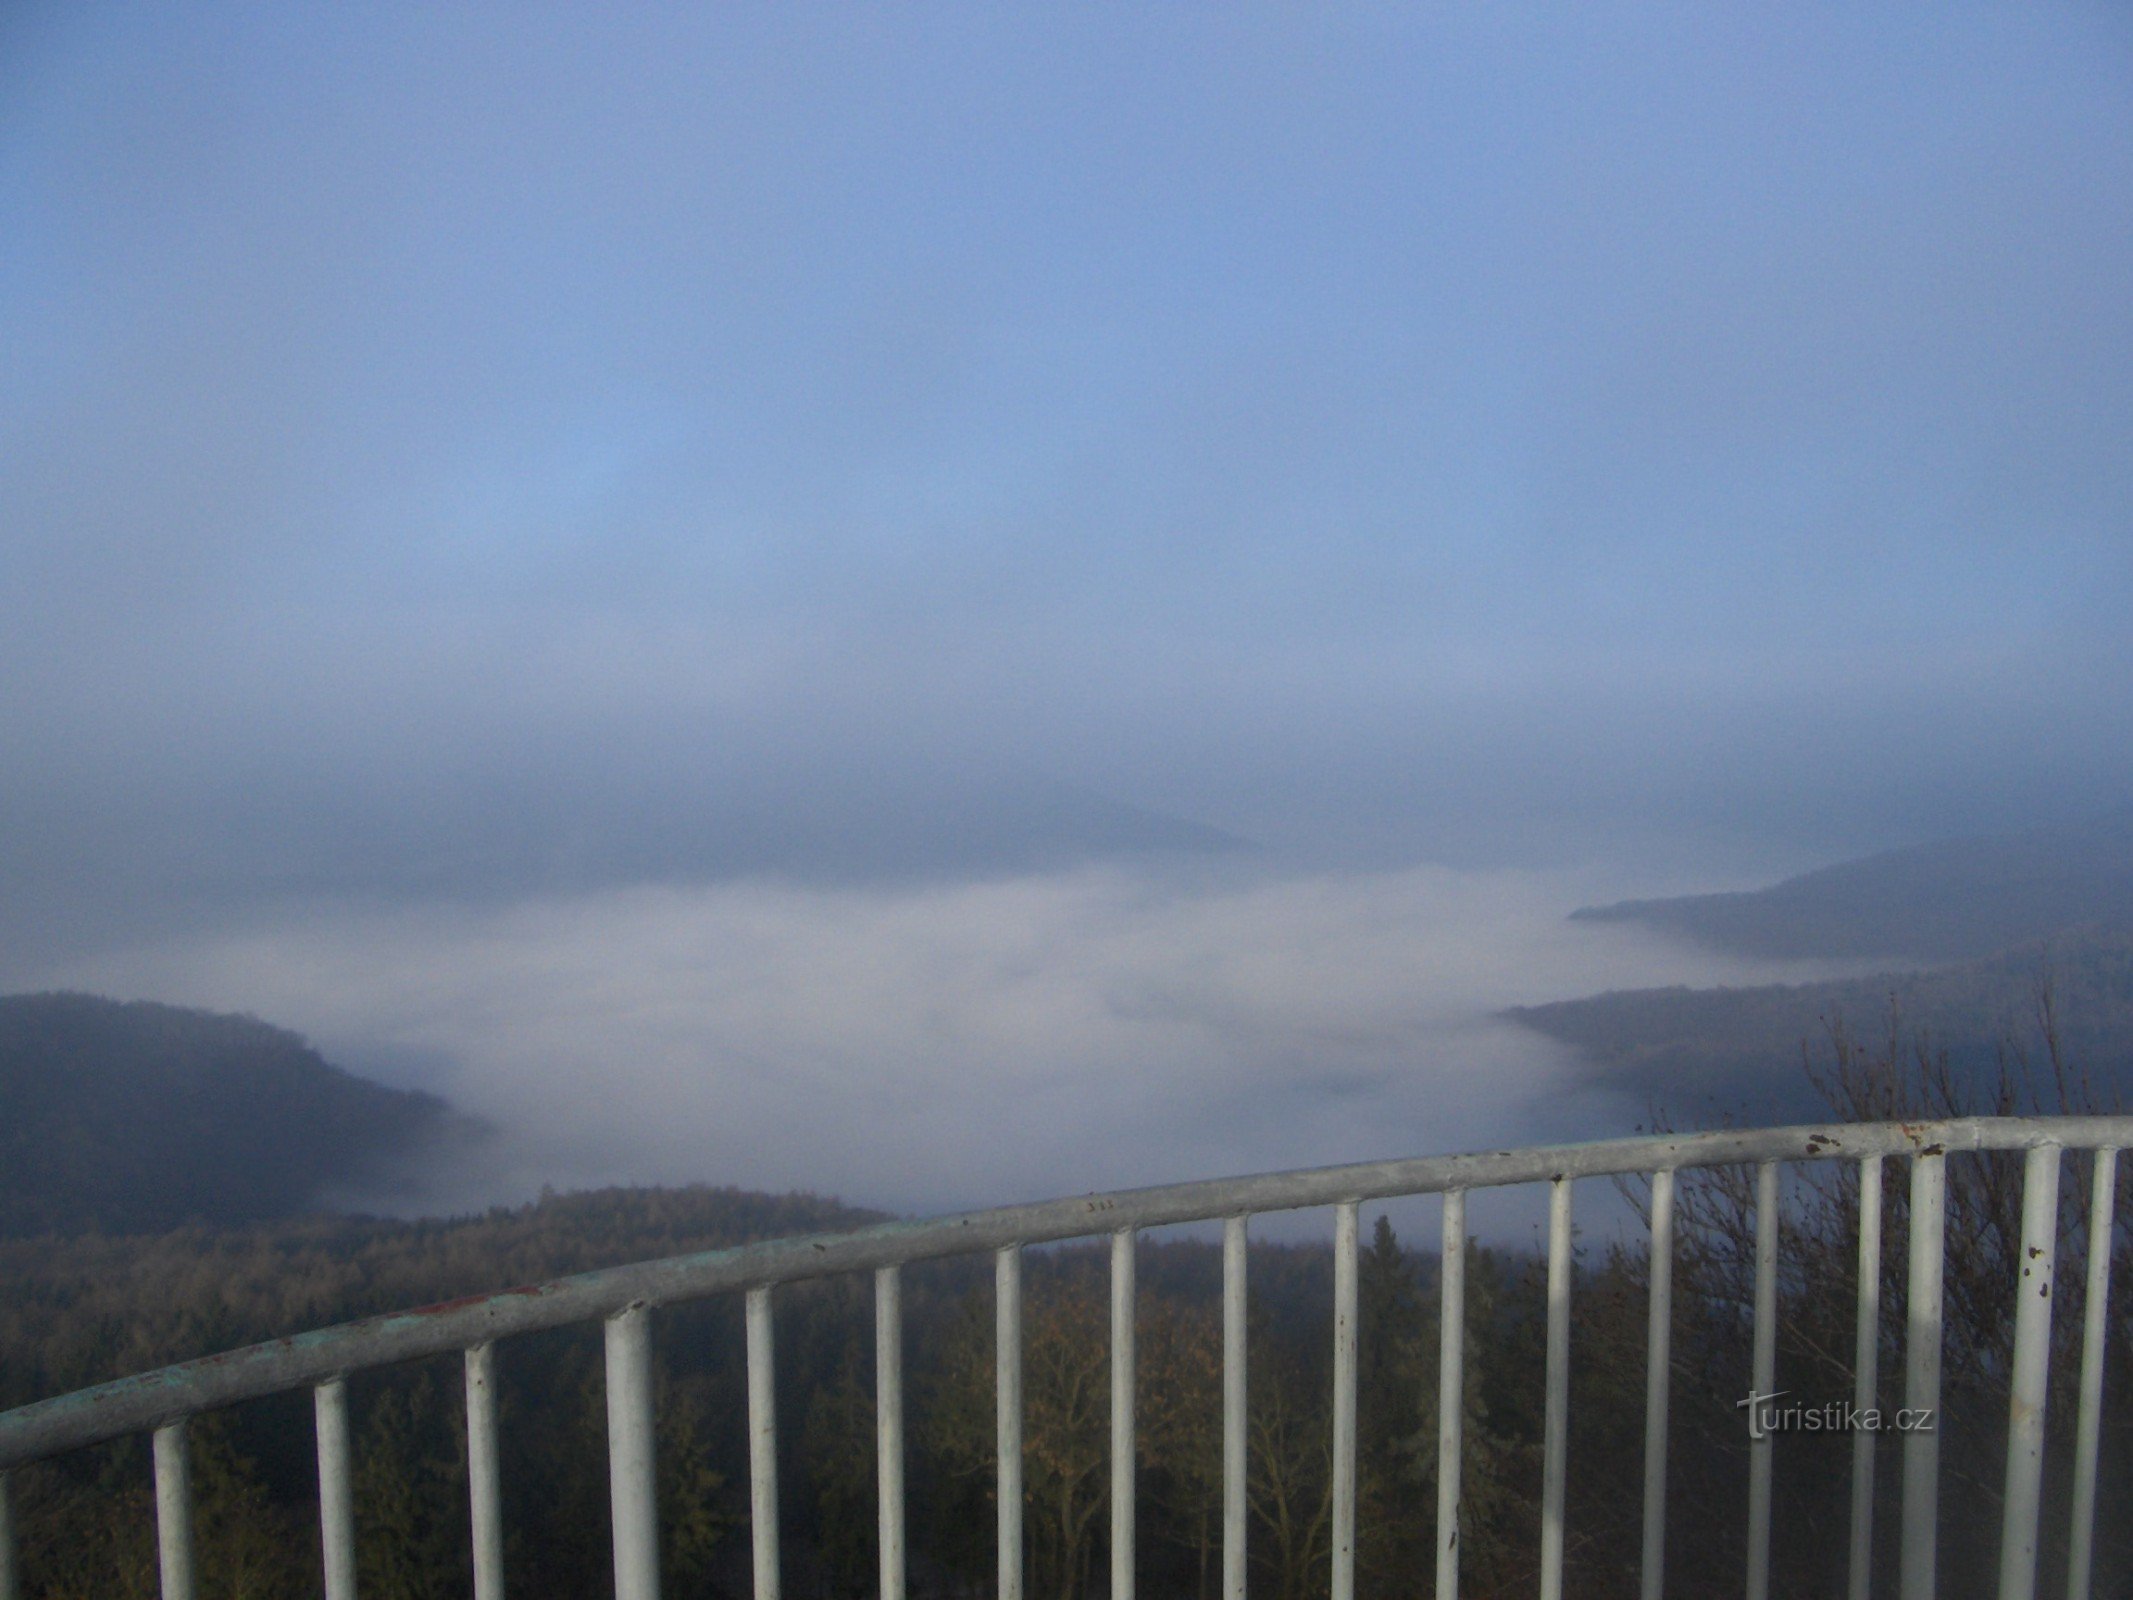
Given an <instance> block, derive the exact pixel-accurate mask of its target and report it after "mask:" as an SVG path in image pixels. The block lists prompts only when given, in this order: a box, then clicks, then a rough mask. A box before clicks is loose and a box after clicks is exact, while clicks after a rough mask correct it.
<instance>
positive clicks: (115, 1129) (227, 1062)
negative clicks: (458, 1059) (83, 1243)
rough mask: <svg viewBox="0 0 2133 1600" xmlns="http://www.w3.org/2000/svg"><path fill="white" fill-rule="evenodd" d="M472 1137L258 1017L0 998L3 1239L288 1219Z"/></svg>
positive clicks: (430, 1106) (455, 1122)
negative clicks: (318, 1199)
mask: <svg viewBox="0 0 2133 1600" xmlns="http://www.w3.org/2000/svg"><path fill="white" fill-rule="evenodd" d="M470 1127H471V1125H470V1124H468V1123H466V1122H465V1120H464V1119H461V1118H457V1117H455V1116H454V1115H453V1113H451V1112H450V1111H449V1109H448V1108H447V1107H446V1106H445V1104H444V1102H443V1101H441V1100H438V1099H437V1098H435V1097H434V1096H431V1095H426V1094H415V1093H410V1092H407V1091H404V1090H399V1089H388V1088H385V1087H383V1086H382V1085H380V1084H375V1083H370V1082H368V1081H366V1080H364V1079H362V1078H358V1077H354V1076H352V1075H350V1074H349V1073H346V1072H343V1071H341V1070H340V1069H339V1068H337V1067H333V1066H330V1065H328V1064H327V1063H326V1062H325V1061H324V1060H322V1059H321V1058H320V1056H319V1054H318V1052H317V1051H315V1050H313V1049H312V1048H311V1047H310V1046H309V1045H307V1044H305V1043H304V1041H303V1040H302V1039H300V1038H299V1037H297V1035H295V1034H293V1033H289V1032H287V1031H285V1030H284V1029H281V1028H273V1027H269V1026H268V1025H267V1024H266V1023H264V1022H260V1021H258V1020H256V1019H254V1018H251V1017H235V1016H222V1015H217V1014H215V1013H213V1012H207V1011H190V1010H183V1009H180V1008H179V1007H176V1006H164V1005H153V1004H150V1003H148V1002H145V1001H135V1002H131V1003H126V1004H122V1003H120V1002H118V1001H116V1000H104V999H99V998H97V997H96V996H94V995H85V994H33V995H10V996H5V997H0V1235H9V1234H14V1235H21V1234H34V1233H55V1232H80V1231H84V1230H88V1229H101V1230H103V1231H105V1232H111V1233H140V1232H148V1231H161V1230H164V1229H167V1228H174V1227H178V1226H180V1225H182V1224H184V1223H188V1222H204V1223H211V1224H216V1225H229V1224H233V1223H245V1222H256V1221H261V1220H264V1219H267V1218H271V1217H281V1216H287V1215H290V1214H291V1213H294V1212H297V1211H301V1210H303V1209H305V1208H306V1207H307V1206H309V1205H311V1204H312V1203H313V1200H314V1197H315V1196H316V1195H317V1194H318V1193H319V1191H320V1190H321V1189H322V1188H324V1187H327V1186H331V1185H336V1184H339V1185H350V1184H360V1183H362V1182H364V1181H366V1180H368V1179H371V1178H373V1177H374V1176H376V1175H377V1174H378V1172H379V1171H380V1170H381V1168H382V1166H383V1165H384V1164H385V1163H388V1162H390V1161H392V1160H393V1159H394V1158H396V1157H401V1156H404V1155H406V1154H408V1153H410V1152H411V1151H412V1150H413V1149H414V1148H415V1147H416V1146H417V1144H418V1142H420V1141H422V1140H424V1139H427V1138H435V1137H440V1136H447V1135H449V1134H451V1133H452V1132H454V1131H455V1130H456V1132H457V1133H458V1134H460V1135H464V1134H466V1133H467V1131H468V1130H469V1129H470Z"/></svg>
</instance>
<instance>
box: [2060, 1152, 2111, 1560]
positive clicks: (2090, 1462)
mask: <svg viewBox="0 0 2133 1600" xmlns="http://www.w3.org/2000/svg"><path fill="white" fill-rule="evenodd" d="M2117 1198H2118V1152H2117V1151H2116V1150H2114V1149H2111V1148H2109V1147H2106V1148H2104V1149H2101V1150H2098V1151H2097V1152H2096V1159H2095V1163H2094V1165H2093V1166H2092V1167H2091V1168H2090V1169H2089V1277H2088V1295H2087V1298H2086V1299H2085V1300H2084V1301H2083V1304H2082V1310H2081V1408H2080V1412H2079V1416H2078V1418H2077V1420H2076V1422H2075V1424H2074V1509H2073V1527H2072V1530H2071V1533H2070V1535H2069V1538H2068V1540H2067V1553H2066V1594H2067V1600H2089V1574H2090V1570H2091V1566H2092V1564H2093V1562H2094V1559H2095V1547H2096V1455H2097V1443H2098V1435H2099V1432H2100V1429H2101V1426H2102V1421H2103V1347H2104V1336H2105V1332H2106V1330H2107V1327H2108V1324H2107V1322H2106V1321H2105V1317H2106V1313H2107V1308H2108V1305H2109V1302H2110V1298H2111V1238H2112V1227H2113V1217H2112V1212H2113V1210H2114V1209H2115V1204H2114V1203H2115V1202H2116V1200H2117Z"/></svg>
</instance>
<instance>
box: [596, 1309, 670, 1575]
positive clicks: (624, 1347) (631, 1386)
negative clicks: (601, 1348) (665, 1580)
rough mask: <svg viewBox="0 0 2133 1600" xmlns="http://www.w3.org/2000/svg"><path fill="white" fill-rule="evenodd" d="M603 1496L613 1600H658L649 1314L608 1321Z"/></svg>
mask: <svg viewBox="0 0 2133 1600" xmlns="http://www.w3.org/2000/svg"><path fill="white" fill-rule="evenodd" d="M606 1339H607V1494H608V1504H609V1508H610V1511H611V1517H612V1524H613V1530H614V1547H615V1550H614V1555H615V1600H659V1495H658V1475H657V1465H658V1463H657V1454H656V1452H657V1438H658V1436H657V1433H656V1432H655V1423H654V1418H653V1414H652V1312H651V1308H650V1307H649V1306H645V1305H633V1306H627V1307H625V1308H623V1309H622V1310H621V1311H618V1312H616V1313H615V1315H613V1316H611V1317H609V1318H608V1319H607V1331H606Z"/></svg>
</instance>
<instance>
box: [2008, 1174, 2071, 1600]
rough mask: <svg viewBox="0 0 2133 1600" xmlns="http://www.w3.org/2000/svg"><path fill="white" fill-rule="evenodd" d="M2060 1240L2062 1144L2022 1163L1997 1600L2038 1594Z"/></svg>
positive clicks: (2019, 1599)
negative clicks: (2054, 1283)
mask: <svg viewBox="0 0 2133 1600" xmlns="http://www.w3.org/2000/svg"><path fill="white" fill-rule="evenodd" d="M2058 1241H2059V1147H2058V1146H2057V1145H2055V1144H2046V1145H2039V1146H2037V1147H2036V1148H2035V1149H2034V1150H2031V1151H2030V1152H2029V1154H2028V1156H2027V1157H2026V1158H2025V1159H2024V1160H2023V1163H2022V1249H2021V1255H2020V1256H2019V1258H2018V1260H2017V1263H2016V1268H2015V1281H2014V1292H2015V1333H2014V1372H2013V1383H2012V1385H2011V1387H2010V1388H2009V1390H2008V1395H2007V1488H2006V1494H2005V1496H2004V1498H2003V1499H2002V1500H2001V1503H2000V1505H2001V1511H2000V1600H2033V1597H2034V1596H2035V1594H2036V1592H2037V1514H2038V1511H2039V1509H2040V1506H2039V1501H2040V1500H2041V1498H2042V1494H2043V1489H2044V1405H2045V1399H2046V1393H2047V1389H2046V1386H2047V1384H2048V1383H2049V1381H2050V1372H2051V1358H2052V1274H2053V1269H2054V1267H2055V1266H2056V1264H2057V1259H2058Z"/></svg>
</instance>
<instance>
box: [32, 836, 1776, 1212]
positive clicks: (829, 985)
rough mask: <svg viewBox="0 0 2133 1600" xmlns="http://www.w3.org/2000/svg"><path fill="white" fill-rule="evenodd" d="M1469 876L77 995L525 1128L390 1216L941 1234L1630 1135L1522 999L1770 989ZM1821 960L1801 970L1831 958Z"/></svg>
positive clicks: (431, 934) (1094, 891)
mask: <svg viewBox="0 0 2133 1600" xmlns="http://www.w3.org/2000/svg"><path fill="white" fill-rule="evenodd" d="M1579 887H1580V886H1578V885H1575V884H1570V883H1566V882H1564V881H1562V880H1559V879H1550V878H1542V877H1536V876H1533V875H1528V874H1518V873H1490V874H1469V873H1455V872H1451V871H1447V870H1443V869H1419V870H1408V871H1399V872H1384V873H1340V874H1310V875H1280V876H1271V877H1270V876H1263V875H1255V876H1245V875H1241V874H1238V873H1234V872H1232V873H1225V874H1222V875H1219V876H1217V875H1209V874H1202V875H1199V876H1198V877H1195V878H1183V877H1179V876H1177V875H1165V874H1157V873H1151V872H1143V871H1123V870H1110V869H1104V870H1087V871H1076V872H1069V873H1061V874H1046V875H1029V876H1019V877H1010V878H1003V879H999V880H995V881H990V882H977V883H965V884H960V885H954V886H930V887H928V886H904V887H883V888H872V889H840V888H801V887H793V886H773V885H765V884H735V885H726V886H717V887H709V888H700V889H670V888H655V889H637V890H628V891H613V892H602V893H595V894H590V895H585V896H580V897H572V898H567V899H553V900H544V901H538V902H531V903H525V904H520V905H517V906H513V907H508V908H501V909H495V910H489V911H482V912H457V913H454V912H442V911H434V910H433V911H424V912H389V913H375V912H374V913H344V914H339V915H336V914H332V913H329V912H324V911H320V912H316V913H314V914H312V915H310V916H308V917H306V918H304V919H303V920H301V921H300V922H297V923H294V924H289V925H281V926H273V927H267V928H261V929H257V930H255V931H252V932H249V933H245V934H238V935H229V936H223V937H218V938H213V939H208V940H205V941H187V942H183V943H180V944H176V945H169V946H163V947H151V948H145V949H141V950H137V951H134V952H131V953H128V954H122V955H110V956H106V957H103V958H101V959H99V960H97V961H95V962H93V963H89V964H85V965H78V966H75V967H73V968H71V969H69V970H67V971H65V972H62V973H55V974H53V975H52V976H53V978H54V979H55V980H61V981H68V982H73V983H79V984H84V985H89V986H94V987H100V988H105V989H110V990H113V991H115V992H121V993H126V994H139V995H154V996H159V997H171V998H182V999H185V1000H188V1001H191V1002H193V1003H208V1004H215V1005H221V1006H233V1007H242V1008H245V1009H250V1010H253V1011H255V1012H258V1013H259V1014H261V1015H264V1016H266V1017H269V1018H271V1019H273V1020H276V1021H280V1022H284V1023H287V1024H290V1025H293V1026H297V1027H300V1028H302V1029H304V1030H305V1031H307V1032H308V1033H310V1034H311V1035H312V1036H313V1037H314V1038H315V1039H317V1040H318V1041H320V1042H321V1043H323V1044H324V1045H325V1046H326V1048H327V1049H328V1050H329V1052H330V1053H331V1054H332V1055H334V1056H335V1058H337V1059H339V1060H341V1061H343V1062H345V1063H347V1064H349V1065H352V1066H356V1067H359V1068H366V1069H368V1070H371V1071H373V1072H376V1073H379V1074H380V1075H385V1076H390V1077H393V1078H396V1079H400V1080H402V1081H418V1082H422V1083H424V1084H426V1085H428V1086H431V1087H435V1088H437V1089H440V1090H442V1091H443V1092H444V1093H446V1094H447V1095H449V1096H450V1097H451V1098H452V1099H454V1100H455V1101H456V1102H458V1103H459V1104H460V1105H461V1106H463V1107H464V1108H466V1109H468V1110H470V1111H473V1112H476V1113H478V1114H480V1115H482V1116H485V1117H487V1118H489V1119H491V1120H493V1121H494V1122H495V1123H496V1124H497V1125H498V1127H499V1129H500V1131H501V1138H500V1140H499V1141H498V1143H497V1145H496V1146H495V1148H494V1149H493V1150H491V1151H490V1152H488V1154H487V1156H485V1157H484V1158H483V1162H484V1164H483V1165H481V1166H479V1167H477V1168H474V1169H470V1170H467V1171H463V1172H457V1173H442V1174H438V1175H436V1187H435V1189H434V1190H433V1191H432V1192H430V1193H429V1194H427V1195H425V1196H417V1197H408V1196H402V1197H400V1202H401V1203H403V1204H405V1203H410V1200H411V1199H412V1200H413V1202H414V1203H419V1204H426V1205H438V1204H445V1205H465V1204H470V1203H475V1202H480V1201H486V1200H493V1199H515V1198H523V1197H524V1196H525V1195H526V1194H528V1193H530V1192H531V1191H532V1190H533V1189H534V1188H536V1187H537V1186H538V1185H539V1184H541V1183H543V1182H553V1183H556V1184H558V1185H561V1186H566V1187H567V1186H576V1185H584V1184H590V1183H598V1182H609V1181H623V1180H629V1181H659V1182H684V1181H699V1182H714V1183H738V1184H742V1185H746V1186H749V1187H757V1188H771V1189H784V1188H792V1187H807V1188H814V1189H817V1190H822V1191H828V1192H833V1193H837V1194H839V1195H842V1196H844V1197H845V1198H847V1199H850V1200H853V1201H855V1202H863V1203H868V1204H876V1205H885V1206H889V1207H892V1208H896V1209H901V1210H918V1211H935V1210H941V1209H946V1208H951V1207H960V1206H963V1205H970V1204H981V1203H1001V1202H1005V1201H1008V1200H1013V1199H1033V1198H1040V1197H1043V1196H1046V1195H1049V1194H1054V1193H1073V1192H1078V1191H1082V1190H1087V1189H1097V1188H1113V1187H1120V1186H1126V1185H1134V1184H1142V1183H1152V1182H1167V1181H1174V1180H1178V1179H1182V1178H1189V1177H1203V1176H1215V1175H1220V1174H1224V1173H1234V1172H1242V1171H1252V1170H1265V1169H1272V1168H1279V1167H1289V1166H1305V1165H1314V1164H1318V1163H1322V1162H1334V1161H1353V1160H1364V1159H1370V1158H1374V1157H1380V1156H1390V1155H1400V1154H1425V1153H1430V1152H1437V1151H1448V1150H1456V1149H1463V1148H1471V1147H1475V1146H1478V1145H1483V1144H1488V1143H1494V1142H1499V1141H1504V1140H1511V1139H1519V1140H1530V1139H1535V1138H1542V1137H1566V1136H1586V1135H1590V1134H1592V1133H1593V1132H1595V1131H1597V1130H1598V1129H1600V1128H1603V1127H1611V1128H1619V1129H1626V1128H1627V1127H1629V1126H1631V1125H1632V1124H1633V1123H1634V1122H1635V1121H1636V1120H1637V1119H1638V1118H1639V1117H1640V1116H1641V1114H1642V1112H1643V1111H1644V1109H1645V1108H1643V1107H1641V1106H1626V1105H1620V1104H1614V1103H1611V1102H1609V1101H1607V1100H1606V1099H1605V1098H1604V1097H1598V1098H1596V1097H1593V1096H1590V1095H1586V1094H1584V1093H1583V1091H1582V1090H1581V1088H1580V1085H1579V1082H1578V1077H1577V1073H1576V1071H1575V1069H1574V1067H1573V1065H1572V1063H1570V1062H1569V1061H1568V1060H1567V1059H1566V1058H1565V1057H1564V1056H1563V1054H1562V1053H1561V1052H1559V1051H1558V1050H1557V1049H1556V1048H1555V1047H1554V1046H1551V1045H1550V1044H1548V1043H1547V1042H1545V1041H1543V1040H1541V1039H1539V1038H1537V1037H1535V1036H1532V1035H1529V1034H1526V1033H1524V1032H1523V1031H1522V1030H1517V1029H1513V1028H1509V1027H1506V1026H1504V1025H1502V1024H1500V1023H1497V1022H1495V1021H1493V1020H1491V1017H1490V1013H1491V1012H1492V1011H1493V1010H1495V1009H1496V1008H1498V1007H1501V1006H1503V1005H1507V1004H1511V1003H1515V1002H1519V1001H1528V1000H1535V999H1541V998H1546V997H1552V996H1558V995H1562V994H1565V993H1575V992H1583V991H1585V990H1589V989H1593V988H1600V987H1606V986H1610V985H1619V984H1626V983H1634V982H1649V981H1654V980H1657V979H1660V978H1667V979H1677V980H1678V979H1681V978H1690V979H1698V980H1702V981H1714V980H1717V979H1723V978H1737V977H1740V976H1743V975H1746V974H1748V973H1750V971H1751V970H1753V971H1758V972H1767V971H1770V970H1773V969H1770V968H1757V969H1750V968H1748V967H1746V966H1744V965H1742V964H1739V963H1734V962H1729V961H1724V960H1720V959H1717V958H1708V957H1699V956H1695V955H1691V954H1688V953H1686V952H1682V951H1679V950H1674V949H1669V948H1667V947H1665V946H1664V945H1661V944H1658V943H1655V942H1652V941H1650V940H1648V939H1646V938H1644V937H1642V936H1640V935H1637V934H1635V933H1633V932H1628V931H1624V930H1619V929H1593V928H1585V927H1572V926H1567V925H1565V924H1564V923H1563V922H1562V920H1561V919H1562V913H1563V911H1564V909H1565V907H1566V905H1567V904H1569V903H1570V900H1571V897H1572V896H1574V895H1575V894H1576V893H1577V891H1578V888H1579ZM1800 970H1802V971H1805V970H1806V969H1805V968H1801V969H1800Z"/></svg>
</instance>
